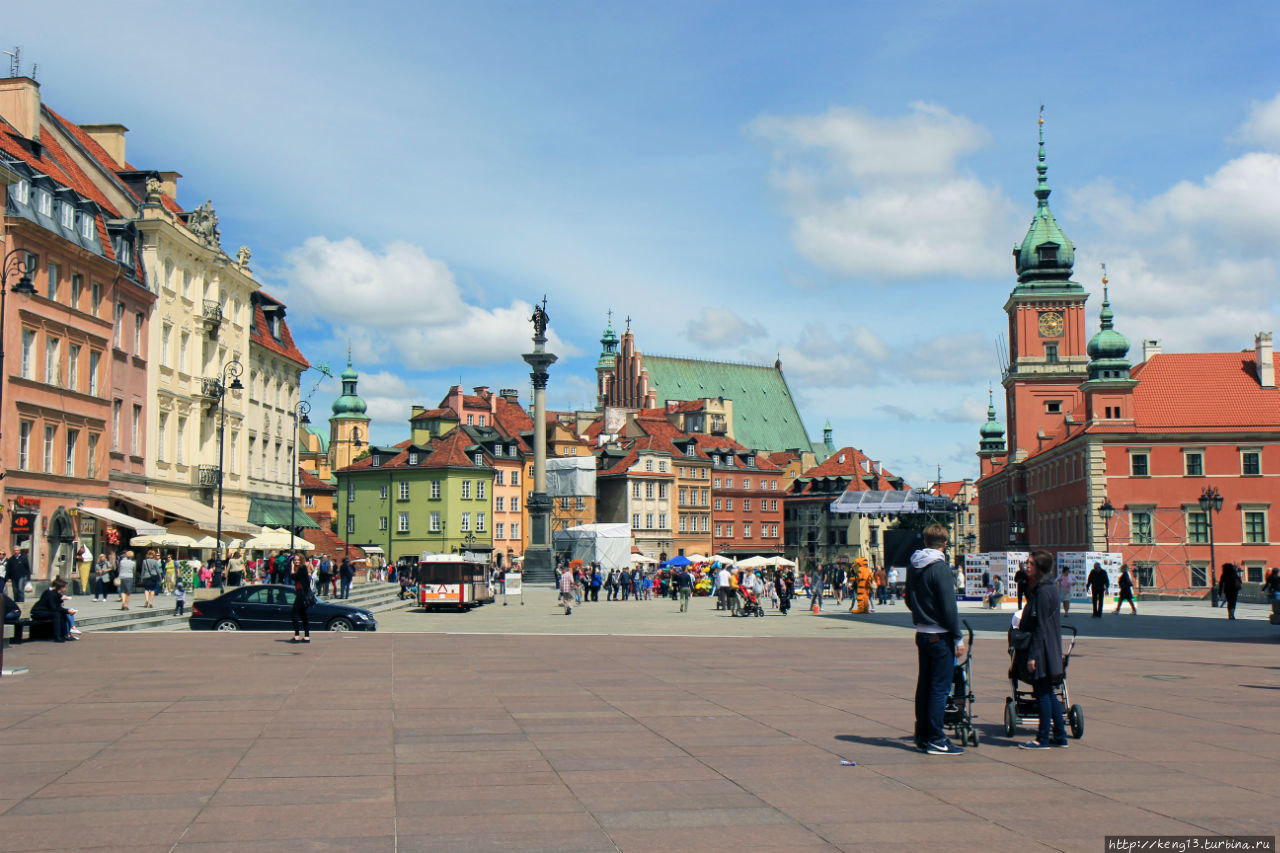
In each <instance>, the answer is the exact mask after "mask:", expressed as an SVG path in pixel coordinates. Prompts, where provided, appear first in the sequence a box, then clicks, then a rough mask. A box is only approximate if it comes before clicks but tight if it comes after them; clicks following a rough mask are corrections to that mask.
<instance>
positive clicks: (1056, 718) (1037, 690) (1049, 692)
mask: <svg viewBox="0 0 1280 853" xmlns="http://www.w3.org/2000/svg"><path fill="white" fill-rule="evenodd" d="M1032 692H1033V693H1034V694H1035V697H1036V702H1037V703H1038V704H1039V706H1040V729H1039V731H1037V732H1036V740H1038V741H1040V742H1041V743H1061V742H1062V741H1065V740H1066V739H1067V731H1066V728H1065V727H1064V726H1063V725H1062V702H1061V701H1060V700H1059V699H1058V694H1057V693H1056V692H1054V689H1053V682H1052V681H1051V680H1050V679H1048V678H1037V679H1036V680H1035V682H1034V683H1033V684H1032ZM1050 723H1052V724H1053V731H1052V734H1053V738H1052V740H1050V737H1049V735H1050V730H1049V729H1050Z"/></svg>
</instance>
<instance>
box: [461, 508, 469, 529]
mask: <svg viewBox="0 0 1280 853" xmlns="http://www.w3.org/2000/svg"><path fill="white" fill-rule="evenodd" d="M469 530H471V513H469V512H464V513H463V514H462V532H463V533H466V532H468V531H469Z"/></svg>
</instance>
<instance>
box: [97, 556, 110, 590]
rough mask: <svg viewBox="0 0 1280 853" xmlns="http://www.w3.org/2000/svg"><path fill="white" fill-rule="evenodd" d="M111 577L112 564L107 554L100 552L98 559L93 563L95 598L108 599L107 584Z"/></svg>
mask: <svg viewBox="0 0 1280 853" xmlns="http://www.w3.org/2000/svg"><path fill="white" fill-rule="evenodd" d="M110 579H111V564H110V563H108V562H107V555H106V554H99V555H98V560H97V562H95V563H94V564H93V600H94V601H106V600H107V584H108V583H109V582H110Z"/></svg>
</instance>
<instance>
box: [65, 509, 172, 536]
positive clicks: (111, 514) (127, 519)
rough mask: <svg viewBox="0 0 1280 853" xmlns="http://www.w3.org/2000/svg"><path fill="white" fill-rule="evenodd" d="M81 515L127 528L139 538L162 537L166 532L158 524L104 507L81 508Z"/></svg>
mask: <svg viewBox="0 0 1280 853" xmlns="http://www.w3.org/2000/svg"><path fill="white" fill-rule="evenodd" d="M80 514H81V515H92V516H93V517H94V518H100V519H102V520H103V521H109V522H111V523H112V524H114V525H116V526H117V527H127V528H129V529H130V530H132V531H134V532H135V533H137V534H138V535H139V536H160V535H162V534H163V533H164V532H165V529H164V528H163V527H161V526H160V525H158V524H152V523H151V522H150V521H143V520H142V519H140V518H134V517H133V516H132V515H125V514H124V513H123V512H116V511H115V510H114V509H107V508H106V507H103V506H82V507H80Z"/></svg>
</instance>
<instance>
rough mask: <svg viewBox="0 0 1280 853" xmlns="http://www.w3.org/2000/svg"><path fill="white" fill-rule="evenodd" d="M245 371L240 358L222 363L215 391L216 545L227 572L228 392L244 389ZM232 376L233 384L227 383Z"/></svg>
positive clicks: (219, 558) (222, 568) (221, 563)
mask: <svg viewBox="0 0 1280 853" xmlns="http://www.w3.org/2000/svg"><path fill="white" fill-rule="evenodd" d="M243 373H244V365H242V364H241V363H240V360H239V359H238V358H233V359H231V361H228V362H227V363H226V364H224V365H222V373H221V375H220V377H219V379H218V385H217V387H216V389H215V390H214V393H216V394H217V395H218V411H219V418H218V520H217V522H216V523H217V533H215V534H214V538H215V539H217V540H218V544H217V545H216V546H215V547H216V548H217V549H218V551H217V553H218V571H220V572H223V576H224V577H225V573H226V569H225V567H226V564H227V563H226V554H225V553H223V550H222V480H223V477H222V443H223V438H224V436H225V433H226V429H227V392H228V391H243V390H244V385H242V384H241V383H240V376H241V374H243ZM228 378H230V380H231V384H230V385H228V384H227V379H228Z"/></svg>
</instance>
